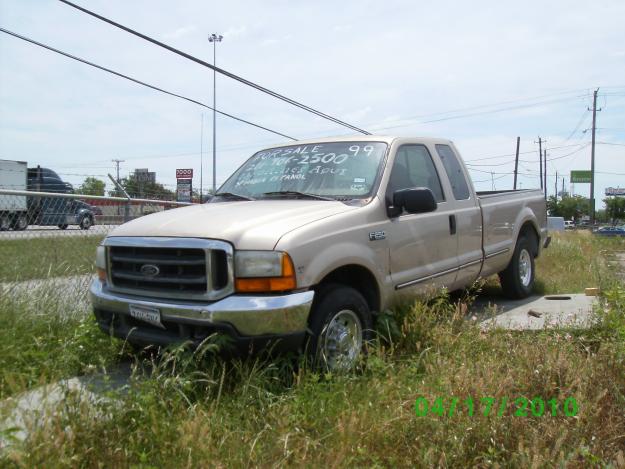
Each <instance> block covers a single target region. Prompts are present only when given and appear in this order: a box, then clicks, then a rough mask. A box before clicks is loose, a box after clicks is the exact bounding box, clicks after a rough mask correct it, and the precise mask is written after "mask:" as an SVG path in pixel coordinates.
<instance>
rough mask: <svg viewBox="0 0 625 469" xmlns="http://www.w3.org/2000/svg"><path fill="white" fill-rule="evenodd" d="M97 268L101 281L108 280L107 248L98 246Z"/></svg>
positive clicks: (96, 254)
mask: <svg viewBox="0 0 625 469" xmlns="http://www.w3.org/2000/svg"><path fill="white" fill-rule="evenodd" d="M95 269H96V272H97V274H98V278H99V279H100V281H101V282H103V283H104V282H106V248H105V247H104V246H98V247H97V249H96V251H95Z"/></svg>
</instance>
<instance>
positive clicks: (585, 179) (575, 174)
mask: <svg viewBox="0 0 625 469" xmlns="http://www.w3.org/2000/svg"><path fill="white" fill-rule="evenodd" d="M591 177H592V175H591V172H590V170H585V169H584V170H576V171H575V170H573V171H571V182H572V183H573V184H586V183H590V179H591Z"/></svg>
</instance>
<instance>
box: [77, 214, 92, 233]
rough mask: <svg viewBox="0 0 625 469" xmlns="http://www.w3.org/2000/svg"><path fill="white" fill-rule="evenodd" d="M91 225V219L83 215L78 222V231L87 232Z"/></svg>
mask: <svg viewBox="0 0 625 469" xmlns="http://www.w3.org/2000/svg"><path fill="white" fill-rule="evenodd" d="M91 225H93V220H92V219H91V217H90V216H89V215H85V216H84V217H82V219H81V220H80V229H81V230H88V229H89V228H91Z"/></svg>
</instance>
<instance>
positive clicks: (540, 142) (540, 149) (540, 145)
mask: <svg viewBox="0 0 625 469" xmlns="http://www.w3.org/2000/svg"><path fill="white" fill-rule="evenodd" d="M534 143H536V142H534ZM538 158H539V161H538V167H539V168H540V190H542V189H543V140H542V139H541V138H540V137H538Z"/></svg>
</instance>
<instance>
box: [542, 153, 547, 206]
mask: <svg viewBox="0 0 625 469" xmlns="http://www.w3.org/2000/svg"><path fill="white" fill-rule="evenodd" d="M544 160H545V183H544V184H543V187H544V188H545V200H547V149H546V148H545V153H544Z"/></svg>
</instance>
